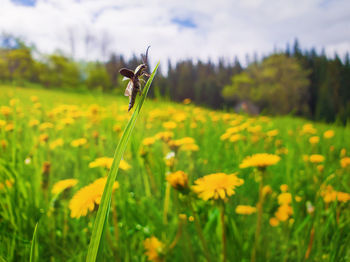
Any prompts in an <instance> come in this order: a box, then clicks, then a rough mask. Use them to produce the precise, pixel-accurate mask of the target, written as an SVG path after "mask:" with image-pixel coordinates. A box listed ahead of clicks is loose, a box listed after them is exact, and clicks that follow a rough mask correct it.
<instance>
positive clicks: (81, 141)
mask: <svg viewBox="0 0 350 262" xmlns="http://www.w3.org/2000/svg"><path fill="white" fill-rule="evenodd" d="M86 143H87V140H86V138H79V139H75V140H73V141H72V142H71V143H70V144H71V146H72V147H80V146H83V145H85V144H86Z"/></svg>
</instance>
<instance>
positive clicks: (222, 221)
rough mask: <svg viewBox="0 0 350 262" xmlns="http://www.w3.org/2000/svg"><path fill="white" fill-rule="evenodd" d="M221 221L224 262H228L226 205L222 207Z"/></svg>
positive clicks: (223, 204)
mask: <svg viewBox="0 0 350 262" xmlns="http://www.w3.org/2000/svg"><path fill="white" fill-rule="evenodd" d="M220 221H221V231H222V232H221V233H222V239H221V241H222V261H223V262H226V249H227V245H226V230H225V203H222V204H221V207H220Z"/></svg>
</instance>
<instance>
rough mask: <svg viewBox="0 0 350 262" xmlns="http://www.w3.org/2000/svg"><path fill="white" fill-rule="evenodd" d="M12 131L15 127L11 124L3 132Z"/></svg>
mask: <svg viewBox="0 0 350 262" xmlns="http://www.w3.org/2000/svg"><path fill="white" fill-rule="evenodd" d="M13 129H15V126H14V125H13V124H12V123H9V124H7V125H6V126H5V131H7V132H9V131H13Z"/></svg>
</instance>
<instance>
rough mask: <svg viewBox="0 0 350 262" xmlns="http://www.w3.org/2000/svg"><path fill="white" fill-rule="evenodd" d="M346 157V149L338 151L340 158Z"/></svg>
mask: <svg viewBox="0 0 350 262" xmlns="http://www.w3.org/2000/svg"><path fill="white" fill-rule="evenodd" d="M345 156H346V149H345V148H342V149H341V150H340V157H345Z"/></svg>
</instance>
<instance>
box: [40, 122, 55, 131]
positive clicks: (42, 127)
mask: <svg viewBox="0 0 350 262" xmlns="http://www.w3.org/2000/svg"><path fill="white" fill-rule="evenodd" d="M49 128H53V124H52V123H50V122H44V123H42V124H41V125H40V126H39V130H40V131H44V130H46V129H49Z"/></svg>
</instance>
